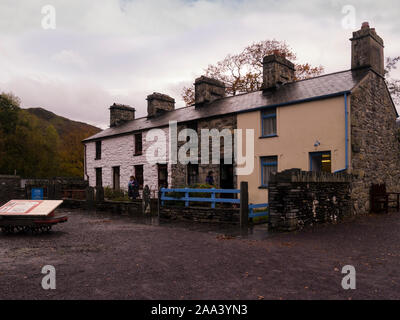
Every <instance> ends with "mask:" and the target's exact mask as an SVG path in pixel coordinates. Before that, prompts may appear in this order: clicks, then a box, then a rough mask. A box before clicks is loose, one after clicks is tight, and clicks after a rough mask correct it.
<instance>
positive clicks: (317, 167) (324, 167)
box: [310, 151, 332, 172]
mask: <svg viewBox="0 0 400 320" xmlns="http://www.w3.org/2000/svg"><path fill="white" fill-rule="evenodd" d="M331 169H332V160H331V152H330V151H324V152H310V171H314V172H331Z"/></svg>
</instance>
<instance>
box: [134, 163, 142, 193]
mask: <svg viewBox="0 0 400 320" xmlns="http://www.w3.org/2000/svg"><path fill="white" fill-rule="evenodd" d="M135 178H136V180H137V182H138V184H139V188H140V189H143V165H142V164H140V165H136V166H135Z"/></svg>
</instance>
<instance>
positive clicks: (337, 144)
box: [237, 96, 351, 203]
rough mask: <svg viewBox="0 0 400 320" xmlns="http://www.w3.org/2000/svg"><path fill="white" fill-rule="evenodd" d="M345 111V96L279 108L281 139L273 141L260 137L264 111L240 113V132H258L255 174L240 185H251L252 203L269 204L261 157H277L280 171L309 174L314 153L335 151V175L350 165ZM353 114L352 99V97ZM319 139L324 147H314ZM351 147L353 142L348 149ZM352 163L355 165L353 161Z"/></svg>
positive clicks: (240, 178) (256, 137) (333, 153)
mask: <svg viewBox="0 0 400 320" xmlns="http://www.w3.org/2000/svg"><path fill="white" fill-rule="evenodd" d="M344 110H345V108H344V97H343V96H339V97H334V98H329V99H324V100H319V101H312V102H305V103H300V104H296V105H290V106H283V107H279V108H277V135H278V136H277V137H272V138H260V136H261V112H260V111H254V112H248V113H241V114H238V116H237V126H238V129H250V128H253V129H254V140H255V141H254V153H255V154H254V170H253V173H252V174H250V175H241V176H238V185H239V184H240V182H241V181H248V183H249V201H250V203H264V202H268V190H267V189H260V188H259V186H260V185H261V171H260V166H261V165H260V157H263V156H277V157H278V171H283V170H286V169H291V168H300V169H302V170H306V171H308V170H309V169H310V168H309V166H310V163H309V162H310V160H309V153H310V152H318V151H331V158H332V172H333V171H336V170H340V169H344V168H345V165H346V164H345V145H346V144H345V111H344ZM349 113H350V99H349V98H348V114H349ZM348 119H349V118H348ZM349 128H350V125H349ZM349 130H350V129H349ZM349 132H350V131H349ZM349 139H350V134H349ZM243 140H245V139H243ZM317 140H318V141H319V142H320V143H321V144H320V145H319V146H318V147H314V143H315V142H316V141H317ZM350 145H351V143H350V141H349V143H348V146H349V147H348V148H350ZM243 150H245V149H244V148H243ZM349 157H350V150H349ZM348 161H349V163H351V162H350V161H351V159H350V158H349V160H348Z"/></svg>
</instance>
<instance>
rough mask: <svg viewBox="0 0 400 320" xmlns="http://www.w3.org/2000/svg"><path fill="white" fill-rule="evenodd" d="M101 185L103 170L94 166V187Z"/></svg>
mask: <svg viewBox="0 0 400 320" xmlns="http://www.w3.org/2000/svg"><path fill="white" fill-rule="evenodd" d="M102 186H103V170H102V169H101V168H96V187H102Z"/></svg>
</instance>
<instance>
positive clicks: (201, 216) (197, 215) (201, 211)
mask: <svg viewBox="0 0 400 320" xmlns="http://www.w3.org/2000/svg"><path fill="white" fill-rule="evenodd" d="M239 212H240V211H239V209H232V208H215V209H212V208H203V207H174V206H163V207H160V218H162V219H168V220H180V221H195V222H208V223H221V224H222V223H227V224H238V223H239V222H240V213H239Z"/></svg>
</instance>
